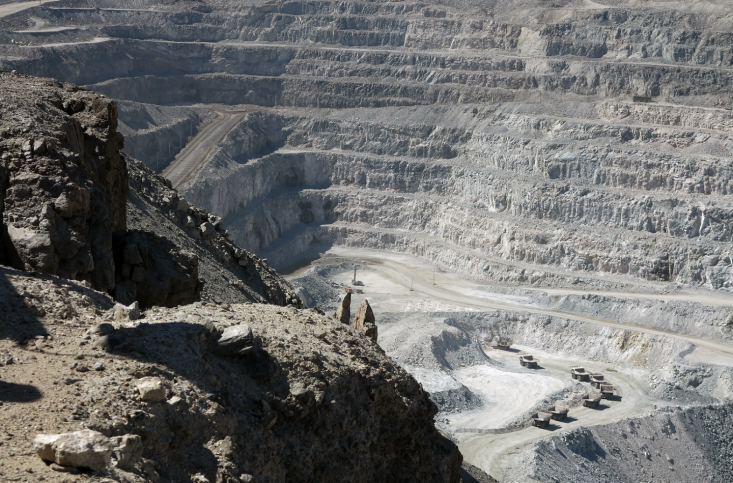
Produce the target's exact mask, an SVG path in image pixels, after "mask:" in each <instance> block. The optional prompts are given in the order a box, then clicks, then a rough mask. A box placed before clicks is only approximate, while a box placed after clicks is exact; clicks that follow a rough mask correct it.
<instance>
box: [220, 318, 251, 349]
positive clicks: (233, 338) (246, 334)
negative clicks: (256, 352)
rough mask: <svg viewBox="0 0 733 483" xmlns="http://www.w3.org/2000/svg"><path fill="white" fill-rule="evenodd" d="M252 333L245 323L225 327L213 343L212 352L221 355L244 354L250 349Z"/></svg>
mask: <svg viewBox="0 0 733 483" xmlns="http://www.w3.org/2000/svg"><path fill="white" fill-rule="evenodd" d="M253 347H254V335H253V334H252V328H251V327H250V326H249V325H247V324H239V325H234V326H232V327H227V328H226V329H224V332H223V333H222V334H221V337H219V340H218V341H217V342H216V344H215V345H214V349H213V352H215V353H216V354H219V355H222V356H233V355H238V354H239V355H244V354H247V353H249V352H251V351H252V348H253Z"/></svg>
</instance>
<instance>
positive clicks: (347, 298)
mask: <svg viewBox="0 0 733 483" xmlns="http://www.w3.org/2000/svg"><path fill="white" fill-rule="evenodd" d="M333 318H334V319H336V320H338V321H339V322H341V323H342V324H346V325H349V324H351V292H346V295H344V298H343V300H341V305H339V308H338V309H337V310H336V313H335V314H333Z"/></svg>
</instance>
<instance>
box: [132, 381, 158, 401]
mask: <svg viewBox="0 0 733 483" xmlns="http://www.w3.org/2000/svg"><path fill="white" fill-rule="evenodd" d="M135 387H137V390H138V392H139V393H140V399H142V400H143V401H151V402H157V401H162V400H163V399H165V386H164V385H163V380H162V379H160V378H159V377H143V378H141V379H138V380H137V381H136V382H135Z"/></svg>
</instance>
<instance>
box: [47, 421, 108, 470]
mask: <svg viewBox="0 0 733 483" xmlns="http://www.w3.org/2000/svg"><path fill="white" fill-rule="evenodd" d="M33 445H34V447H35V450H36V453H38V456H40V458H41V459H42V460H44V461H51V462H53V463H56V464H59V465H62V466H74V467H76V468H89V469H92V470H94V471H103V470H104V469H105V468H106V467H107V464H108V463H109V459H110V456H111V455H112V448H111V445H110V441H109V439H108V438H107V437H106V436H105V435H103V434H102V433H98V432H97V431H92V430H89V429H85V430H82V431H76V432H74V433H64V434H39V435H37V436H36V439H35V440H34V441H33Z"/></svg>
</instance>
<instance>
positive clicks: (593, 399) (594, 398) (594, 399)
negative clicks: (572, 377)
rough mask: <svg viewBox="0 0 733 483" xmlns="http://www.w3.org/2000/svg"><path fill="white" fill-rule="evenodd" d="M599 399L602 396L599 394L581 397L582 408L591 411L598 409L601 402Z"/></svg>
mask: <svg viewBox="0 0 733 483" xmlns="http://www.w3.org/2000/svg"><path fill="white" fill-rule="evenodd" d="M601 398H603V394H601V393H600V392H589V393H588V394H586V395H585V396H583V397H582V401H583V406H585V407H587V408H591V409H595V408H597V407H598V404H599V403H600V402H601Z"/></svg>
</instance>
